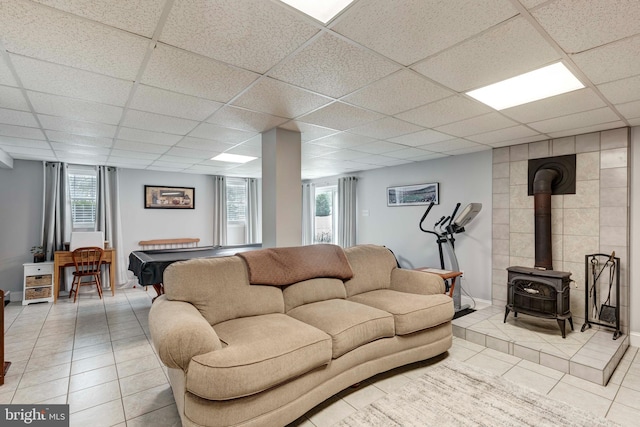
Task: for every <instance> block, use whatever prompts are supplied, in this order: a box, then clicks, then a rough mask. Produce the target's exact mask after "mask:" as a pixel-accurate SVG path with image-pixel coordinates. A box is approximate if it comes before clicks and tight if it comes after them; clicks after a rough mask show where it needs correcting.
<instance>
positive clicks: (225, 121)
mask: <svg viewBox="0 0 640 427" xmlns="http://www.w3.org/2000/svg"><path fill="white" fill-rule="evenodd" d="M288 120H289V119H285V118H283V117H276V116H272V115H270V114H265V113H258V112H256V111H250V110H245V109H242V108H236V107H223V108H221V109H220V110H218V111H216V113H215V114H214V115H213V116H211V118H210V119H209V120H207V122H209V123H213V124H217V125H221V126H227V127H231V128H236V129H241V130H246V131H252V132H264V131H267V130H269V129H272V128H274V127H276V126H278V125H281V124H282V123H284V122H286V121H288Z"/></svg>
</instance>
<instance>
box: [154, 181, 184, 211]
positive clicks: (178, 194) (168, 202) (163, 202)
mask: <svg viewBox="0 0 640 427" xmlns="http://www.w3.org/2000/svg"><path fill="white" fill-rule="evenodd" d="M195 206H196V189H195V188H193V187H164V186H159V185H145V186H144V208H145V209H195Z"/></svg>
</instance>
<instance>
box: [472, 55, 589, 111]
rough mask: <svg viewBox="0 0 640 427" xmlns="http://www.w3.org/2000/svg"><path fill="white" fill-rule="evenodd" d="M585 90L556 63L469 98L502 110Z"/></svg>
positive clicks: (492, 86) (505, 81)
mask: <svg viewBox="0 0 640 427" xmlns="http://www.w3.org/2000/svg"><path fill="white" fill-rule="evenodd" d="M582 88H584V85H583V84H582V83H581V82H580V80H578V79H577V78H576V77H575V76H574V75H573V74H572V73H571V71H569V69H567V67H565V66H564V64H563V63H561V62H557V63H555V64H552V65H548V66H546V67H543V68H539V69H537V70H534V71H530V72H528V73H525V74H521V75H519V76H516V77H512V78H510V79H507V80H503V81H501V82H498V83H494V84H492V85H489V86H485V87H482V88H480V89H476V90H472V91H470V92H467V95H469V96H471V97H472V98H475V99H477V100H478V101H480V102H482V103H483V104H486V105H488V106H490V107H492V108H495V109H496V110H503V109H505V108H509V107H515V106H516V105H522V104H526V103H529V102H533V101H538V100H540V99H545V98H549V97H552V96H555V95H560V94H562V93H567V92H571V91H574V90H577V89H582Z"/></svg>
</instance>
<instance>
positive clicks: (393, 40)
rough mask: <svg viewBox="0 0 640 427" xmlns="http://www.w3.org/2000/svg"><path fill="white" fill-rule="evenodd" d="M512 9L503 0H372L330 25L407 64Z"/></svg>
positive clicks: (494, 21) (499, 19)
mask: <svg viewBox="0 0 640 427" xmlns="http://www.w3.org/2000/svg"><path fill="white" fill-rule="evenodd" d="M461 11H464V13H460V12H461ZM515 14H516V11H515V9H514V8H513V6H512V5H511V3H510V2H509V1H506V0H486V1H482V2H474V1H466V0H449V1H446V2H445V1H420V0H413V1H407V2H404V3H403V4H402V5H398V4H397V3H396V2H392V1H388V0H372V1H367V2H364V1H362V2H358V3H356V4H355V5H354V6H353V7H351V8H350V9H349V10H348V11H347V12H345V14H344V16H343V18H341V19H339V20H338V22H337V24H336V25H335V26H333V29H334V30H336V31H337V32H338V33H340V34H344V35H345V36H347V37H349V38H351V39H353V40H355V41H357V42H359V43H361V44H363V45H364V46H367V47H368V48H371V49H373V50H375V51H378V52H380V53H382V54H383V55H385V56H387V57H389V58H392V59H394V60H396V61H398V62H400V63H401V64H403V65H410V64H413V63H414V62H416V61H419V60H421V59H423V58H426V57H427V56H429V55H433V54H435V53H437V52H439V51H441V50H443V49H446V48H448V47H450V46H453V45H454V44H456V43H459V42H461V41H463V40H465V39H467V38H469V37H471V36H473V35H474V34H476V33H479V32H481V31H484V30H486V29H487V28H490V27H492V26H493V25H496V24H498V23H500V22H502V21H505V20H506V19H508V18H510V17H512V16H514V15H515Z"/></svg>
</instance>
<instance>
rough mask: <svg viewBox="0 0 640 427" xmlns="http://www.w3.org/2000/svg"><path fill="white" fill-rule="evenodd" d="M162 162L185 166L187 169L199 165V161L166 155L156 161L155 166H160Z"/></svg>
mask: <svg viewBox="0 0 640 427" xmlns="http://www.w3.org/2000/svg"><path fill="white" fill-rule="evenodd" d="M160 162H166V163H167V164H173V165H174V166H178V165H183V166H184V167H185V168H187V167H189V166H191V165H194V164H196V163H199V160H197V159H192V158H190V157H184V156H172V155H169V154H165V155H163V156H161V157H159V158H158V160H156V161H155V162H154V163H153V164H154V165H158V164H160Z"/></svg>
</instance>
